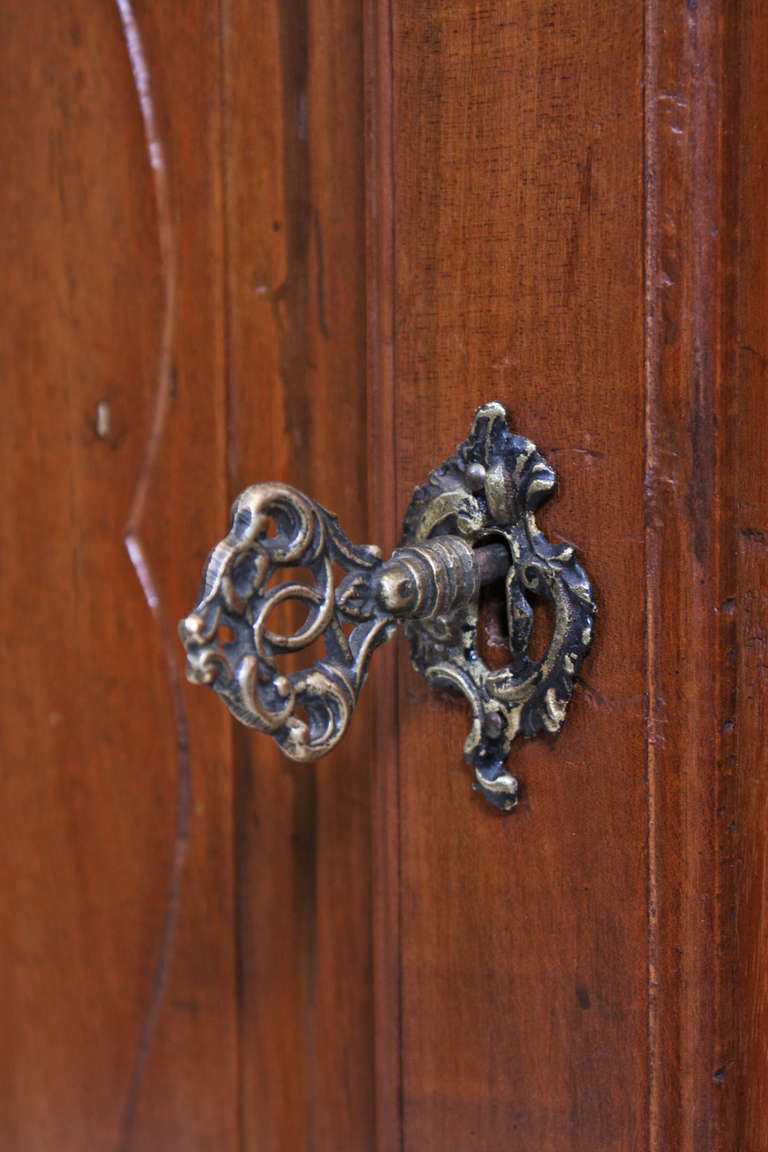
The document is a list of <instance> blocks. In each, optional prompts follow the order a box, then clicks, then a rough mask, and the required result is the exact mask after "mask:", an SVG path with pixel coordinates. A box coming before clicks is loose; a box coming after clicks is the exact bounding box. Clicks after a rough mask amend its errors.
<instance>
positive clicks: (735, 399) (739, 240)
mask: <svg viewBox="0 0 768 1152" xmlns="http://www.w3.org/2000/svg"><path fill="white" fill-rule="evenodd" d="M724 13H725V27H726V31H727V38H726V51H725V53H724V58H725V61H726V69H727V71H726V79H727V82H728V94H729V104H728V116H727V120H726V122H725V131H724V145H725V155H724V165H723V170H724V173H727V174H728V180H727V184H725V183H724V187H725V188H726V190H727V193H728V196H727V202H726V206H725V208H726V210H725V212H724V216H725V220H724V224H725V229H726V231H725V235H726V236H727V239H728V242H729V257H730V259H729V264H728V267H727V274H726V278H725V285H726V294H725V298H726V302H727V308H726V326H725V348H724V357H723V364H724V382H725V385H726V386H727V395H728V399H729V404H728V407H727V413H726V435H727V437H728V442H729V445H730V451H729V454H728V457H727V459H726V461H725V467H724V470H723V485H724V495H725V500H724V508H725V513H724V521H723V526H722V536H723V551H724V556H726V557H728V559H729V561H730V563H729V564H728V570H727V575H728V583H727V584H725V585H724V588H723V600H722V603H721V605H720V608H721V617H722V622H723V637H724V647H723V660H724V666H725V667H726V668H731V669H732V670H733V671H734V672H735V677H736V682H735V686H731V687H730V690H729V691H728V692H727V693H725V694H724V696H725V698H724V706H723V710H722V714H721V720H722V729H723V755H722V765H723V778H724V779H723V789H722V792H723V794H722V798H721V806H720V810H719V812H721V813H722V818H721V825H720V835H721V847H720V850H719V879H720V883H721V887H722V909H721V916H720V928H721V934H722V941H723V942H724V948H723V950H724V951H725V950H729V951H730V957H729V958H730V968H729V970H727V971H726V972H725V973H724V980H723V989H722V994H721V1000H722V1003H723V1013H722V1026H721V1033H722V1048H721V1052H720V1054H719V1057H718V1062H717V1070H716V1081H717V1086H718V1087H717V1090H718V1093H719V1094H720V1095H721V1097H722V1104H721V1110H720V1127H721V1133H722V1145H721V1146H722V1148H723V1149H724V1152H730V1149H731V1148H739V1149H742V1148H743V1149H755V1152H765V1149H768V1109H766V1099H768V1045H767V1044H766V1037H767V1036H768V915H767V910H768V743H767V742H766V716H768V671H767V670H768V502H767V501H766V492H768V420H767V419H766V394H767V381H768V254H767V252H766V245H765V209H766V203H767V202H768V131H767V129H766V125H767V124H768V27H767V26H766V20H765V12H764V10H763V8H762V6H761V5H760V4H756V3H754V0H744V2H739V3H736V2H733V3H727V4H726V5H725V6H724Z"/></svg>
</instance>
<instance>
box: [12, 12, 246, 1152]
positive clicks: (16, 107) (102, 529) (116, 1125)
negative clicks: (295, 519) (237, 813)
mask: <svg viewBox="0 0 768 1152" xmlns="http://www.w3.org/2000/svg"><path fill="white" fill-rule="evenodd" d="M188 12H189V19H188V23H187V38H186V40H185V43H184V44H183V45H180V44H179V42H178V40H177V37H176V34H175V33H174V32H173V29H172V27H171V26H170V15H171V14H170V12H167V11H166V12H164V11H162V10H161V9H159V8H158V7H157V6H154V7H153V8H152V10H151V12H143V13H142V16H143V18H144V19H143V23H142V31H143V33H144V36H145V42H146V48H145V52H146V59H147V60H149V59H150V56H151V58H152V59H153V60H154V61H162V71H163V75H164V81H163V101H162V107H159V106H156V112H157V116H158V118H160V117H162V121H163V123H162V125H161V127H162V139H163V145H162V150H161V152H160V154H159V155H156V157H155V159H156V164H160V163H162V165H164V169H163V170H164V171H165V172H168V171H170V170H173V172H174V173H176V174H177V177H176V180H175V184H174V193H177V192H178V189H180V188H181V187H186V186H187V185H188V184H194V186H195V195H194V196H192V197H185V198H182V197H179V201H182V202H179V201H176V200H174V204H173V209H172V211H173V217H174V223H173V236H172V237H171V238H170V239H169V238H168V236H167V235H166V236H165V238H163V237H162V236H161V234H160V231H159V226H160V227H164V226H165V225H166V224H167V220H165V219H164V214H165V215H167V214H168V212H169V208H168V204H167V203H166V201H165V199H164V193H163V192H162V191H161V196H160V201H161V202H160V207H159V214H158V210H157V208H156V197H155V192H156V187H155V185H154V183H153V170H152V168H151V166H150V163H149V153H148V148H147V139H146V136H145V130H144V126H143V124H142V116H141V112H140V106H139V101H138V99H137V93H136V87H135V83H134V78H133V77H132V73H131V60H130V57H129V52H128V51H127V44H126V36H125V32H126V29H124V27H123V25H122V23H121V19H120V13H119V11H118V8H117V7H113V6H110V5H95V6H94V5H92V4H87V3H73V4H71V5H67V6H64V7H62V8H60V9H57V10H55V11H54V10H53V9H51V7H50V5H47V4H43V3H40V4H30V5H24V6H23V7H21V6H18V5H8V6H6V7H5V8H4V10H3V15H2V17H1V18H0V21H1V22H2V33H1V34H0V42H1V43H2V54H3V77H4V80H3V84H4V92H5V100H4V111H3V115H2V117H0V124H1V125H2V127H1V128H0V131H2V149H3V156H4V159H5V164H6V166H7V171H8V173H12V177H11V178H9V179H8V180H5V181H4V182H3V190H2V200H3V207H2V217H3V227H2V245H3V252H2V266H3V287H4V310H3V311H4V323H3V343H2V364H3V367H2V375H3V381H4V384H3V388H2V390H0V391H1V395H2V401H1V403H2V406H3V411H2V418H1V419H2V428H3V433H2V435H3V458H4V467H3V469H2V483H3V498H2V502H1V504H2V529H1V535H2V567H3V595H2V606H3V615H4V620H3V636H4V646H5V659H4V660H3V662H2V668H3V673H2V699H3V712H4V717H5V720H4V723H3V725H2V729H1V731H0V763H2V765H3V803H2V806H0V812H1V818H2V838H3V844H4V850H3V854H2V891H3V898H2V910H3V913H2V924H3V926H2V935H3V947H2V949H0V955H1V956H2V976H0V984H2V989H3V992H2V1003H3V1037H4V1040H3V1044H2V1064H3V1067H2V1077H1V1079H2V1087H0V1096H1V1101H0V1143H1V1144H2V1146H3V1147H4V1148H8V1149H21V1148H23V1149H29V1150H34V1149H49V1148H54V1147H55V1148H60V1149H80V1148H92V1149H113V1148H117V1147H124V1148H128V1147H129V1146H130V1147H132V1148H135V1147H140V1146H144V1147H148V1146H150V1145H151V1146H154V1147H158V1146H177V1147H185V1148H190V1149H191V1148H203V1147H211V1146H215V1147H217V1148H221V1149H227V1148H230V1147H234V1143H235V1140H236V1134H237V1120H236V1111H235V1102H236V1079H235V1073H236V1047H235V1043H236V1028H235V964H234V948H233V937H232V932H231V919H232V881H233V859H232V846H231V839H230V835H229V826H230V817H231V806H232V798H231V786H230V777H229V774H228V760H229V753H228V748H229V726H228V724H227V723H226V721H225V719H224V717H223V716H222V715H221V712H220V710H219V709H217V708H216V707H215V702H214V701H207V700H198V701H196V702H195V703H196V704H197V703H199V705H200V707H199V708H198V707H194V708H191V709H189V710H187V709H186V693H185V694H184V698H183V699H182V696H181V695H180V681H179V675H178V668H179V665H178V654H177V651H176V643H175V637H174V636H173V627H174V623H173V622H174V620H175V619H176V618H177V617H178V615H179V614H180V612H181V611H182V609H183V608H184V607H185V606H186V605H187V603H188V600H189V580H190V579H195V578H196V576H195V574H194V569H195V568H196V567H197V566H198V564H199V563H200V562H202V559H203V556H204V553H205V549H206V545H207V539H208V538H209V537H210V534H211V533H215V532H216V531H217V529H218V526H219V524H220V521H221V518H222V516H223V515H224V510H225V507H226V503H225V500H226V493H225V476H224V472H223V463H224V455H223V448H224V440H223V431H224V427H225V406H224V391H223V386H224V376H223V373H222V371H221V358H220V348H221V340H220V333H221V320H222V311H221V303H222V299H221V292H220V280H219V278H218V277H217V276H211V274H210V270H211V268H215V267H217V266H218V265H219V262H220V257H221V252H220V240H219V237H220V231H219V228H218V226H217V223H216V219H217V218H216V212H215V208H216V202H217V195H218V188H219V186H218V172H219V165H218V138H217V131H218V116H217V115H214V114H213V110H214V109H215V106H216V100H217V95H216V93H217V83H218V68H217V56H216V52H215V50H214V48H215V42H212V41H211V40H210V32H211V22H210V20H208V19H206V18H205V15H204V13H203V10H202V8H200V7H199V6H198V7H197V8H195V9H189V10H188ZM139 62H140V46H139V45H137V44H136V43H134V44H133V63H134V65H136V64H137V63H139ZM153 75H155V73H153ZM193 77H197V79H195V80H193V79H192V78H193ZM200 77H205V80H204V81H201V82H198V81H199V80H200ZM185 90H186V91H185ZM154 95H155V94H154V92H153V96H154ZM157 95H158V98H159V94H157ZM168 123H171V124H173V125H174V131H173V132H172V133H171V132H168V131H166V129H167V126H168ZM198 133H199V134H198ZM170 140H172V145H171V144H170V143H169V141H170ZM201 141H202V143H201ZM155 171H156V172H157V171H158V169H157V167H156V169H155ZM193 236H194V241H192V237H193ZM174 287H175V289H176V292H177V300H176V303H175V304H174V302H173V300H172V299H169V293H170V294H171V295H172V294H173V290H174ZM166 325H169V326H170V329H172V332H170V329H169V328H166ZM164 332H165V336H164ZM217 333H218V338H217ZM169 336H170V338H172V341H173V352H174V365H173V368H172V366H171V362H170V360H169V358H168V357H166V358H165V359H161V348H162V345H163V340H164V338H165V339H166V340H168V339H169ZM166 401H167V403H166ZM158 404H159V405H160V407H159V408H158ZM100 405H101V406H102V407H101V415H100V416H99V406H100ZM158 413H159V417H160V418H159V419H156V417H157V416H158ZM203 430H205V433H206V434H207V435H209V436H210V439H209V447H208V450H207V451H205V452H201V451H200V448H199V444H200V440H201V435H202V434H203ZM155 442H157V448H158V451H157V453H156V454H154V453H153V448H154V446H155ZM129 520H131V521H132V522H131V525H130V528H129V526H128V522H129ZM129 530H130V531H132V532H133V537H134V541H133V542H134V558H135V561H136V563H135V565H134V564H132V563H131V558H130V556H129V553H128V550H127V548H126V539H125V537H126V533H127V532H128V531H129ZM181 555H189V556H191V557H192V558H193V559H192V561H191V563H190V564H189V565H188V566H183V567H182V566H181V565H180V564H178V563H177V560H176V557H178V556H181ZM140 577H143V579H144V588H142V581H141V579H140ZM155 599H157V601H158V602H157V605H156V606H155V605H154V602H155ZM148 601H151V602H152V604H150V603H148ZM188 747H190V748H192V749H193V755H192V757H191V759H190V758H189V755H188V750H187V749H188ZM190 786H191V793H190ZM174 859H175V860H176V867H175V869H173V874H172V864H173V861H174ZM182 873H183V874H182ZM201 1083H204V1084H205V1090H204V1091H200V1090H199V1086H200V1084H201Z"/></svg>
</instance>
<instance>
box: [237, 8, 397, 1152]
mask: <svg viewBox="0 0 768 1152" xmlns="http://www.w3.org/2000/svg"><path fill="white" fill-rule="evenodd" d="M224 26H225V43H224V49H225V75H226V86H227V106H226V156H227V161H226V182H227V204H226V230H227V247H228V276H227V283H228V301H229V334H228V347H229V360H228V365H229V366H228V374H229V387H230V416H229V427H230V442H229V444H230V448H229V452H230V457H229V458H230V479H231V487H232V491H233V493H234V492H235V491H237V490H238V489H240V488H241V487H243V486H244V485H245V484H247V483H253V482H254V481H257V480H267V479H272V480H285V481H288V482H289V483H291V484H294V485H296V486H297V487H299V488H301V489H303V490H304V491H306V492H308V493H309V494H311V495H312V496H313V498H315V499H316V500H319V501H320V502H321V503H322V504H323V505H325V506H326V507H327V508H330V509H332V510H333V511H335V512H336V513H337V514H338V515H339V518H340V521H341V524H342V526H343V527H344V530H345V531H346V532H347V533H348V534H349V535H350V536H351V538H352V539H353V540H355V541H358V542H365V541H366V540H367V539H368V537H369V531H368V525H367V508H366V498H365V492H366V489H367V483H368V465H367V457H366V400H365V283H364V273H365V233H364V220H365V217H364V167H363V158H364V148H363V130H364V124H363V90H362V83H363V72H362V25H361V11H360V9H359V6H358V5H357V4H354V3H351V2H350V0H323V2H312V3H307V2H305V0H295V2H292V3H288V4H285V3H281V4H276V3H273V2H272V0H262V2H260V3H258V4H253V3H246V2H244V0H229V2H228V3H227V4H226V5H225V7H224ZM370 535H372V537H373V538H375V537H376V536H377V533H376V532H373V533H372V534H370ZM304 664H305V666H306V658H305V660H304ZM370 701H371V697H370V694H369V693H367V694H366V698H365V699H364V700H363V701H362V702H361V704H360V706H359V707H358V708H357V710H356V714H355V718H354V721H353V724H352V728H351V730H350V732H349V733H348V735H347V736H346V737H345V740H344V741H343V742H342V744H341V746H340V747H339V748H338V749H337V750H335V751H334V753H333V754H332V755H331V756H329V757H328V758H327V759H326V760H323V761H321V762H320V763H319V764H317V765H301V764H297V765H292V764H290V763H289V762H287V761H286V760H284V759H283V757H282V756H281V755H280V754H279V753H278V751H277V749H276V748H275V747H274V746H272V744H271V742H270V741H268V740H265V739H264V738H263V737H259V736H258V735H256V734H254V733H248V732H245V731H241V732H240V733H239V734H238V736H237V741H236V760H235V772H236V797H235V803H236V812H235V820H236V835H237V862H238V893H239V911H238V949H239V963H240V996H241V1001H240V1012H241V1064H242V1104H241V1116H242V1133H243V1140H244V1143H245V1145H246V1147H253V1148H259V1149H265V1150H266V1149H273V1148H274V1149H285V1150H286V1152H291V1150H293V1149H300V1148H318V1149H324V1148H328V1149H332V1148H334V1149H335V1148H344V1149H350V1150H351V1152H353V1150H355V1149H361V1150H363V1149H368V1148H371V1147H372V1146H373V1124H374V1118H373V1107H374V1102H373V1086H374V1081H373V993H372V970H371V931H370V915H371V903H372V894H371V848H370V819H371V815H370V785H369V772H368V764H369V762H370V758H371V747H372V732H371V721H370Z"/></svg>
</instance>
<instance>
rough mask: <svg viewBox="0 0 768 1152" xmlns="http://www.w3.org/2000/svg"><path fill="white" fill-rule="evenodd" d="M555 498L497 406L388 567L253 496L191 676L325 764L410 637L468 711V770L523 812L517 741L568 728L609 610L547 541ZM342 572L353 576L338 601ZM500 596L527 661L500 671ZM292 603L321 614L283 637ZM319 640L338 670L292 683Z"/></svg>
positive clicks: (237, 521) (221, 566)
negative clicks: (489, 629) (600, 613)
mask: <svg viewBox="0 0 768 1152" xmlns="http://www.w3.org/2000/svg"><path fill="white" fill-rule="evenodd" d="M554 483H555V477H554V473H553V472H552V470H551V469H550V468H549V466H548V465H547V463H546V461H545V460H544V459H543V457H542V456H541V455H540V454H539V453H538V452H537V450H536V448H535V446H534V445H533V444H532V443H531V442H530V440H526V439H525V438H523V437H521V436H516V435H514V434H513V433H512V432H510V431H509V428H508V426H507V415H506V411H505V409H504V408H503V406H502V405H501V404H498V403H491V404H486V405H484V406H483V407H482V408H480V409H478V411H477V412H476V414H475V418H474V421H473V424H472V430H471V432H470V435H469V437H468V438H467V439H466V440H465V441H464V443H463V444H461V445H460V446H459V448H458V449H457V451H456V454H455V455H454V456H451V457H450V459H448V460H446V461H445V463H444V464H441V465H440V467H439V468H437V469H435V471H434V472H432V473H431V474H430V476H429V478H428V479H427V481H426V483H425V484H423V485H422V486H421V487H420V488H418V489H417V490H416V492H415V494H414V497H413V500H412V501H411V505H410V507H409V509H408V512H407V513H406V517H405V520H404V523H403V536H402V540H401V543H400V546H399V547H398V548H397V549H396V550H395V552H394V553H393V554H392V556H391V557H390V559H389V560H386V561H383V560H382V558H381V553H380V551H379V550H378V549H376V548H372V547H359V546H356V545H354V544H352V543H351V541H350V540H348V538H347V537H346V535H345V534H344V533H343V531H342V530H341V528H340V527H339V524H338V521H337V519H336V517H335V516H333V515H332V514H331V513H330V512H327V511H326V510H325V509H324V508H322V507H321V506H320V505H319V504H317V503H315V501H313V500H310V499H309V498H308V497H307V496H305V495H303V494H302V493H301V492H298V491H296V490H295V489H294V488H291V487H289V486H288V485H285V484H257V485H253V486H252V487H250V488H248V489H246V490H245V492H243V493H242V494H241V495H240V496H239V497H238V499H237V500H236V501H235V504H234V506H233V509H232V527H231V529H230V531H229V533H228V535H227V536H226V537H225V538H224V540H222V541H221V542H220V543H219V544H218V545H217V546H216V547H215V548H214V550H213V552H212V553H211V554H210V556H209V558H208V561H207V563H206V567H205V572H204V576H203V586H202V590H201V594H200V599H199V601H198V603H197V605H196V606H195V608H194V609H193V611H192V612H191V613H190V615H189V616H187V617H186V619H184V620H182V621H181V623H180V624H179V634H180V636H181V639H182V642H183V644H184V647H185V648H186V651H187V676H188V678H189V679H190V680H191V681H193V682H194V683H198V684H209V685H211V686H212V687H213V688H214V689H215V691H216V692H218V694H219V695H220V696H221V697H222V699H223V700H224V701H225V702H226V704H227V706H228V707H229V708H230V709H231V711H232V712H233V713H234V715H235V716H236V717H237V718H238V719H239V720H241V721H242V722H243V723H245V724H248V725H250V726H251V727H253V728H257V729H259V730H260V731H262V732H266V733H268V734H269V735H271V736H272V737H273V738H274V739H275V740H276V741H277V742H278V744H279V745H280V747H281V748H282V750H283V751H284V752H285V754H286V755H287V756H290V757H291V758H292V759H295V760H315V759H318V758H319V757H320V756H323V755H325V753H326V752H328V751H330V749H331V748H332V747H333V746H334V745H335V744H336V743H337V742H338V741H339V740H340V739H341V737H342V736H343V734H344V732H345V731H346V729H347V727H348V725H349V722H350V720H351V717H352V712H353V710H354V706H355V704H356V702H357V698H358V695H359V693H360V689H361V688H362V686H363V683H364V682H365V678H366V675H367V670H368V664H369V660H370V657H371V655H372V653H373V651H374V650H375V649H376V648H377V647H378V645H380V644H382V643H383V642H384V641H385V640H387V639H389V637H390V636H391V635H392V633H393V631H394V628H395V625H396V624H397V623H400V624H402V625H403V628H404V630H405V633H406V636H407V637H408V640H409V643H410V646H411V658H412V661H413V664H414V667H415V668H416V669H417V671H419V672H421V673H422V674H423V675H424V676H425V677H426V678H427V680H428V682H429V683H430V684H432V685H433V686H435V687H446V688H454V689H458V690H459V691H460V692H461V693H463V695H464V696H466V698H467V700H468V701H469V704H470V706H471V708H472V725H471V728H470V731H469V735H468V736H467V738H466V740H465V742H464V754H465V756H466V758H467V760H468V761H469V763H470V764H471V765H472V767H473V768H474V771H475V778H476V785H475V786H476V787H477V788H478V790H479V791H480V792H482V794H483V795H484V796H485V797H486V799H488V800H489V801H490V802H491V803H492V804H494V805H495V806H496V807H498V808H501V809H509V808H512V807H514V805H515V804H516V802H517V793H518V786H517V780H516V779H515V777H514V776H512V775H511V774H509V773H508V772H507V771H506V770H505V767H504V766H505V762H506V759H507V756H508V754H509V751H510V747H511V744H512V741H513V740H514V739H515V737H516V736H519V735H522V736H525V737H531V736H534V735H535V734H536V733H537V732H539V731H542V730H546V731H549V732H555V731H557V730H558V729H559V728H560V727H561V725H562V723H563V721H564V719H565V711H566V707H567V705H568V702H569V700H570V698H571V693H572V691H573V682H574V678H575V676H576V673H577V671H578V668H579V666H580V664H581V662H582V660H583V659H584V656H585V655H586V653H587V651H588V649H589V645H590V643H591V640H592V629H593V620H594V614H595V611H596V609H595V604H594V600H593V596H592V590H591V587H590V584H589V580H588V579H587V576H586V574H585V573H584V571H583V569H582V568H581V567H580V565H579V564H578V563H577V562H576V560H575V559H574V555H573V549H572V548H571V547H570V546H567V545H559V546H554V547H553V546H552V545H550V544H549V543H548V541H547V540H546V539H545V537H544V536H543V535H542V534H541V533H540V532H539V531H538V528H537V526H536V521H535V512H536V509H537V508H538V507H539V505H540V504H541V503H542V501H543V500H545V499H546V498H547V497H548V496H549V495H550V494H551V492H552V489H553V487H554ZM299 565H300V566H301V567H302V568H304V569H308V570H309V572H310V573H311V576H312V579H313V581H314V583H313V584H311V585H309V584H305V583H299V582H297V581H295V580H290V579H289V580H286V581H285V582H282V583H280V582H279V581H278V582H277V583H276V582H275V577H276V575H277V576H279V573H280V571H281V569H285V568H295V567H297V566H299ZM334 565H336V566H337V567H341V568H342V569H343V570H344V571H345V572H347V576H346V577H345V578H344V579H343V580H342V581H341V582H340V583H339V584H338V585H337V586H334V579H333V566H334ZM500 580H502V581H503V582H504V588H505V599H506V609H507V622H508V638H509V649H510V662H509V664H508V665H507V666H506V667H503V668H499V669H493V670H492V669H489V668H488V666H487V665H486V664H485V662H484V661H483V659H482V657H481V655H480V652H479V646H478V635H477V631H478V611H479V594H480V588H481V586H482V585H483V584H486V583H490V582H497V581H500ZM532 596H539V597H544V598H546V599H548V600H549V601H551V604H552V608H553V615H554V626H553V629H552V636H551V639H550V643H549V646H548V648H547V651H546V652H545V653H544V655H543V656H542V657H541V659H538V660H534V659H531V658H530V657H529V655H528V646H529V641H530V638H531V631H532V626H533V609H532V607H531V603H530V598H531V597H532ZM286 600H296V601H300V602H302V603H304V604H305V605H306V606H307V609H308V614H307V618H306V620H305V621H304V623H303V624H302V625H301V627H300V628H299V629H298V630H297V631H296V632H294V633H292V634H291V635H284V634H282V633H280V632H277V631H274V630H271V629H270V628H269V627H268V626H267V625H268V619H269V616H270V614H271V613H272V611H273V610H274V609H275V608H276V607H277V605H278V604H281V603H283V602H285V601H286ZM320 637H322V640H323V642H324V647H325V658H324V659H320V660H316V661H315V662H314V664H313V665H312V667H311V668H309V669H307V670H305V671H299V672H289V673H281V672H280V670H279V668H278V657H280V656H281V655H284V654H286V653H290V652H298V651H301V650H302V649H304V648H306V647H307V646H308V645H310V644H312V643H313V642H314V641H315V640H317V639H318V638H320Z"/></svg>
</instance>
